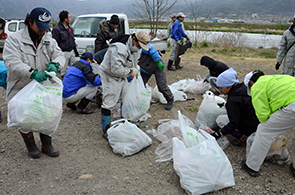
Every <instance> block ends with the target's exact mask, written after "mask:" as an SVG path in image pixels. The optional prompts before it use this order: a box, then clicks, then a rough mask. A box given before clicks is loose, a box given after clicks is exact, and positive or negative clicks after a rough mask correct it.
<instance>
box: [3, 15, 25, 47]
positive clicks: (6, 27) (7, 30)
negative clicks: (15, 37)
mask: <svg viewBox="0 0 295 195" xmlns="http://www.w3.org/2000/svg"><path fill="white" fill-rule="evenodd" d="M23 28H25V21H24V20H22V19H13V20H6V19H4V18H1V17H0V50H3V47H4V43H5V40H6V39H7V37H8V36H9V35H10V34H11V33H14V32H16V31H18V30H20V29H23Z"/></svg>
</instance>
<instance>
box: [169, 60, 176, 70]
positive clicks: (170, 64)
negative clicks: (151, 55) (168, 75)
mask: <svg viewBox="0 0 295 195" xmlns="http://www.w3.org/2000/svg"><path fill="white" fill-rule="evenodd" d="M172 64H173V60H170V59H169V61H168V65H167V69H168V70H171V71H175V68H173V67H172Z"/></svg>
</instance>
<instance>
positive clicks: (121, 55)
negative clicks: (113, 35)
mask: <svg viewBox="0 0 295 195" xmlns="http://www.w3.org/2000/svg"><path fill="white" fill-rule="evenodd" d="M127 49H128V48H127V46H126V45H123V44H117V45H116V46H113V47H111V48H110V47H109V49H108V51H107V52H108V53H107V54H108V55H109V56H110V57H111V68H110V71H111V74H112V75H113V76H117V77H123V78H126V77H128V76H130V75H132V68H131V67H132V66H133V62H132V60H133V59H132V58H131V57H132V56H129V55H128V52H127Z"/></svg>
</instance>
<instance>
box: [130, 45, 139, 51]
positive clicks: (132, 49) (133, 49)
mask: <svg viewBox="0 0 295 195" xmlns="http://www.w3.org/2000/svg"><path fill="white" fill-rule="evenodd" d="M130 50H131V51H134V52H136V51H139V50H140V49H139V48H138V47H136V46H132V47H131V49H130Z"/></svg>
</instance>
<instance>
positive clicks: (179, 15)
mask: <svg viewBox="0 0 295 195" xmlns="http://www.w3.org/2000/svg"><path fill="white" fill-rule="evenodd" d="M177 17H183V18H185V17H186V16H185V15H184V14H183V13H182V12H179V13H178V14H177Z"/></svg>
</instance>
